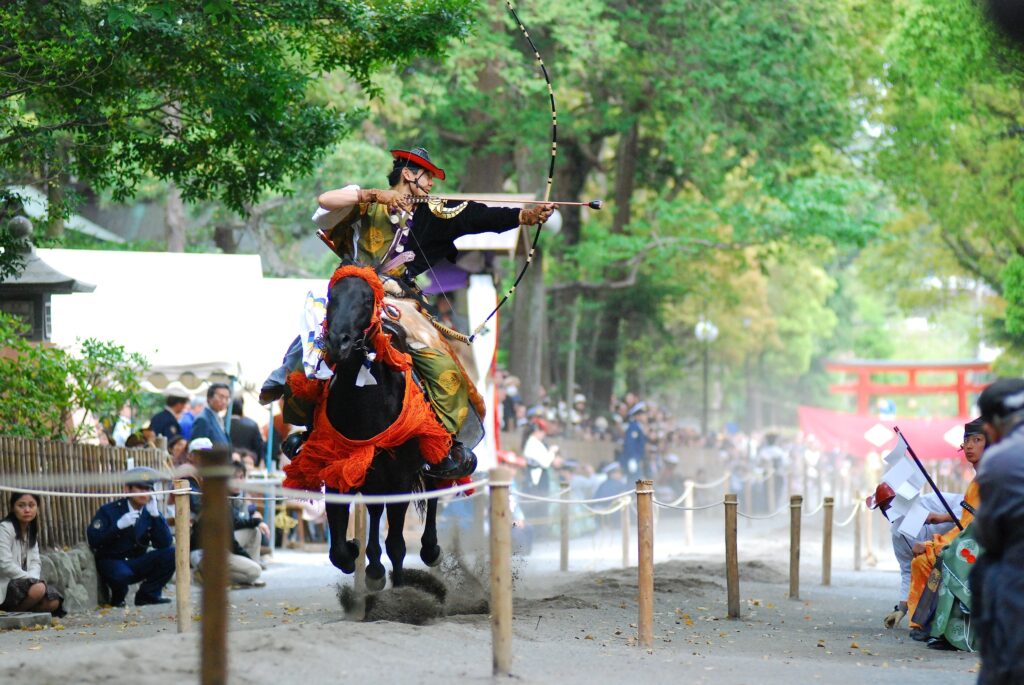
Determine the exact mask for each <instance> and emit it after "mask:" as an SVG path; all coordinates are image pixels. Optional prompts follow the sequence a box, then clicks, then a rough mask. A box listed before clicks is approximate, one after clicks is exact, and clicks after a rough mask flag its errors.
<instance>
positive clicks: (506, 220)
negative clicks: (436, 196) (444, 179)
mask: <svg viewBox="0 0 1024 685" xmlns="http://www.w3.org/2000/svg"><path fill="white" fill-rule="evenodd" d="M446 204H449V205H451V204H454V203H446ZM518 225H519V210H518V209H516V208H515V207H488V206H487V205H485V204H483V203H481V202H469V203H468V204H467V205H466V208H465V209H464V210H462V211H461V212H459V213H458V214H457V215H456V216H455V217H453V218H451V219H449V226H448V229H449V235H450V236H451V238H452V240H454V239H455V238H458V237H460V236H464V235H471V234H474V233H503V232H505V231H508V230H510V229H513V228H515V227H516V226H518Z"/></svg>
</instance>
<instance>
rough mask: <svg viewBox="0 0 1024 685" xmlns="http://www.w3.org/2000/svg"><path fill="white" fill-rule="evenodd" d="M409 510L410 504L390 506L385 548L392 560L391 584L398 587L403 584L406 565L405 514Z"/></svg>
mask: <svg viewBox="0 0 1024 685" xmlns="http://www.w3.org/2000/svg"><path fill="white" fill-rule="evenodd" d="M408 510H409V503H408V502H399V503H396V504H389V505H388V536H387V537H386V538H385V539H384V546H385V547H386V548H387V551H388V559H390V560H391V584H392V585H394V586H395V587H398V586H400V585H402V584H403V577H402V576H403V574H402V566H403V564H404V563H405V514H406V512H407V511H408Z"/></svg>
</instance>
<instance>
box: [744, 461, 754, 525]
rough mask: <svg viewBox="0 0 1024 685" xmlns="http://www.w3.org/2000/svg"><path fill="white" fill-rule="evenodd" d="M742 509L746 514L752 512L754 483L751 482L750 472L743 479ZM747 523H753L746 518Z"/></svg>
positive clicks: (751, 513)
mask: <svg viewBox="0 0 1024 685" xmlns="http://www.w3.org/2000/svg"><path fill="white" fill-rule="evenodd" d="M743 510H744V511H745V512H747V514H748V515H753V514H754V484H753V482H751V478H750V474H749V473H748V474H747V477H746V478H745V479H744V480H743ZM747 523H753V521H751V520H750V519H747Z"/></svg>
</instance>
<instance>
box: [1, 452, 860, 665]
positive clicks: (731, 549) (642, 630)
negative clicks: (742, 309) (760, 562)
mask: <svg viewBox="0 0 1024 685" xmlns="http://www.w3.org/2000/svg"><path fill="white" fill-rule="evenodd" d="M31 442H32V441H19V442H18V443H17V444H15V445H14V446H15V447H16V448H17V449H19V450H24V451H23V452H22V454H23V455H27V458H24V459H22V461H24V462H26V465H25V466H23V467H18V468H17V469H12V468H8V467H9V466H10V465H11V464H13V463H14V462H15V461H17V460H12V459H7V460H6V461H4V460H3V457H4V456H5V455H9V454H11V453H12V452H10V449H11V445H12V444H14V443H12V442H10V441H9V440H7V441H5V440H3V439H0V491H8V492H10V491H20V492H30V493H33V494H37V495H40V496H45V497H48V498H53V502H52V503H51V504H49V505H48V506H50V507H51V510H52V511H69V512H73V511H75V507H74V506H73V505H74V503H76V502H77V503H78V510H82V511H87V513H88V515H89V516H90V517H91V515H92V511H91V509H90V508H88V506H87V504H86V501H87V500H89V499H103V498H105V499H112V498H118V497H123V496H124V493H123V492H115V491H114V490H115V487H114V486H116V485H117V484H119V483H120V484H124V483H125V482H127V479H126V477H125V476H124V474H123V471H124V470H125V469H126V468H127V467H128V466H129V464H131V465H137V466H138V465H147V466H149V465H150V464H147V463H144V462H145V460H141V461H142V462H143V463H138V462H134V461H132V462H129V461H128V458H127V456H126V455H125V454H124V452H126V451H124V450H122V451H121V452H117V453H116V454H115V455H114V456H116V457H117V459H120V458H121V457H124V463H123V464H120V463H116V459H114V460H113V461H112V460H109V459H108V461H106V462H102V461H97V464H98V466H97V467H96V468H95V469H94V470H91V471H90V470H86V471H84V472H81V473H79V472H75V471H74V470H73V469H75V468H77V465H76V464H74V463H72V462H69V461H67V460H63V461H62V460H60V459H52V460H43V459H39V458H37V457H33V456H32V455H33V454H34V453H35V454H37V455H40V454H46V453H47V450H49V448H44V446H38V445H37V446H35V447H32V446H31V444H30V443H31ZM3 450H8V451H7V452H4V451H3ZM33 450H34V451H33ZM152 451H153V450H151V452H152ZM65 452H66V453H70V452H69V451H68V450H65ZM85 452H86V453H88V450H86V451H85ZM133 452H134V454H135V455H140V456H141V455H142V453H143V451H142V450H134V451H133ZM60 453H61V450H60V449H57V450H56V451H55V452H54V454H58V455H59V454H60ZM104 454H106V453H104ZM107 456H110V455H109V454H107ZM148 456H149V457H150V459H149V460H150V461H151V462H153V461H156V456H157V455H155V454H151V455H148ZM229 459H230V454H229V453H228V452H227V450H224V449H214V450H212V451H211V452H209V459H208V460H206V461H204V464H203V467H204V468H202V469H201V470H200V472H199V473H200V475H201V476H202V488H201V489H202V492H201V493H198V492H197V491H194V490H192V489H191V488H190V487H189V483H188V482H187V481H185V480H180V479H179V480H174V481H173V486H172V487H171V488H167V489H161V490H154V491H152V493H151V494H153V495H167V496H169V497H172V498H173V499H174V501H175V506H176V512H177V513H178V516H177V517H176V520H175V523H176V537H177V538H179V539H178V544H176V560H175V561H176V570H177V574H178V579H177V581H176V593H177V609H178V630H179V632H187V631H188V630H190V621H191V609H190V607H189V603H190V597H189V592H190V588H191V584H190V583H191V581H190V567H189V564H188V553H189V545H188V528H187V525H188V519H187V516H188V511H189V499H190V497H191V496H194V495H197V494H199V495H200V496H201V497H202V499H203V506H204V508H206V507H214V506H215V503H216V502H218V501H222V500H224V499H226V498H227V497H229V496H230V495H231V492H232V491H238V490H241V491H243V492H246V493H261V494H262V497H260V495H256V496H255V498H256V499H266V500H268V501H280V500H321V501H324V502H330V503H337V504H355V505H356V506H357V511H362V508H363V507H365V506H366V505H373V504H393V503H408V502H415V501H423V500H429V499H451V498H460V499H476V501H477V502H478V503H480V504H482V503H483V502H484V501H485V500H483V497H484V495H485V494H486V495H487V496H488V497H487V500H486V502H487V504H486V505H484V506H488V507H489V510H490V513H489V519H490V533H489V540H490V542H489V550H490V554H489V561H490V564H489V566H490V573H491V583H490V587H491V603H490V606H491V621H492V636H493V640H492V645H493V648H494V652H495V654H496V655H497V654H498V653H499V652H500V653H501V655H502V659H503V661H505V662H506V663H508V661H509V660H510V659H511V651H510V646H511V641H512V639H513V637H512V631H511V624H512V619H513V616H512V611H513V608H512V607H513V604H512V601H511V593H512V583H511V577H512V568H511V562H510V558H511V529H512V523H513V511H512V508H511V506H510V503H511V498H513V497H514V498H516V500H517V501H522V503H523V504H537V505H540V504H544V505H549V506H554V507H557V512H558V515H557V517H556V516H549V517H545V518H537V517H534V518H533V519H532V521H531V522H532V523H537V524H540V523H541V522H542V521H543V522H544V524H545V525H549V524H550V525H554V524H557V525H558V528H559V533H560V538H561V540H560V542H561V545H560V554H559V557H560V559H559V562H560V563H559V567H560V569H561V570H562V571H568V570H569V556H570V551H571V544H570V529H571V526H572V524H573V523H574V522H578V521H581V520H590V519H593V518H594V517H607V516H611V515H613V514H615V513H619V515H620V521H621V531H622V552H623V556H622V563H623V566H630V561H631V555H630V549H631V546H632V544H631V543H632V541H631V538H632V527H631V514H632V512H634V511H635V514H636V547H635V549H636V555H637V556H636V559H637V563H636V566H637V579H638V617H637V624H636V626H637V644H638V645H640V646H642V647H647V648H651V647H652V646H653V635H654V627H653V620H654V619H653V616H654V612H653V595H654V575H655V573H654V561H653V559H654V555H653V549H654V537H655V526H654V522H655V516H656V511H657V510H658V509H669V510H676V511H681V512H683V513H684V522H685V534H686V543H687V546H688V547H689V546H692V544H693V537H692V515H693V512H695V511H706V510H710V509H715V508H717V507H722V508H723V515H724V521H725V558H726V594H727V597H726V602H727V606H726V610H727V615H728V616H729V617H730V618H740V603H739V596H740V595H739V559H738V554H737V550H738V544H737V525H736V521H737V518H740V517H742V518H744V519H749V520H769V519H774V518H776V517H778V516H780V515H781V514H783V513H785V511H786V510H787V508H788V509H789V511H790V525H789V528H790V573H789V597H791V598H792V599H799V583H800V546H801V533H802V531H801V523H802V519H804V518H806V517H813V516H816V515H817V514H819V513H821V512H824V520H823V529H822V584H823V585H829V584H830V582H831V568H832V558H831V557H832V532H833V529H834V528H836V527H839V528H842V527H845V526H847V525H849V524H850V523H855V524H856V525H855V529H854V535H853V538H854V568H855V569H856V570H859V568H860V550H861V547H860V544H861V537H862V536H861V533H862V526H861V525H860V524H861V518H860V517H861V514H863V513H864V512H865V511H866V510H865V508H864V504H863V502H862V500H860V499H859V497H858V499H857V500H855V502H854V504H853V506H852V510H851V511H850V513H849V516H847V517H846V518H845V519H844V520H843V521H841V522H838V523H834V522H833V512H834V500H833V498H832V497H823V498H822V499H821V500H820V501H819V502H818V503H817V505H816V506H815V507H814V508H813V509H809V510H808V511H806V512H804V511H803V497H802V496H801V495H793V496H791V497H790V498H789V502H787V503H785V504H783V505H782V506H781V507H779V508H777V509H775V510H774V511H773V512H772V513H769V514H764V515H757V514H753V513H751V512H750V511H746V512H741V511H739V507H738V505H739V503H740V502H741V500H740V499H739V498H738V497H737V495H736V494H735V493H731V492H728V491H727V490H728V489H729V485H730V484H732V485H735V484H736V483H735V482H733V481H732V480H731V478H732V474H731V473H729V472H728V471H727V472H726V473H725V474H724V475H723V476H722V477H721V478H719V479H717V480H715V481H710V482H707V483H696V482H694V481H692V480H687V481H686V483H685V486H684V490H683V493H682V494H681V495H680V496H678V497H676V498H675V499H673V500H671V501H668V502H665V501H661V500H659V499H657V498H656V497H655V489H654V484H653V482H652V481H650V480H638V481H637V482H636V486H635V489H633V490H631V491H628V492H621V493H617V494H614V495H609V496H606V497H589V498H570V494H571V488H570V487H569V484H568V483H566V482H563V483H562V484H561V486H560V488H559V489H557V490H555V491H554V492H553V495H552V496H545V495H538V494H535V493H531V492H519V491H515V490H514V489H513V477H512V472H511V471H509V470H508V469H505V468H499V469H493V470H492V471H491V472H490V473H489V475H488V476H487V477H484V478H482V479H479V480H476V481H474V482H471V483H466V484H463V485H456V486H452V487H448V488H443V489H439V490H432V491H426V492H414V493H409V494H399V495H363V494H339V493H328V492H314V491H307V490H298V489H294V488H286V487H284V486H283V483H282V482H281V481H280V480H278V479H274V478H260V479H248V480H244V481H243V480H235V479H233V478H232V469H231V467H230V465H229ZM44 463H47V464H49V465H48V466H47V467H44V466H43V464H44ZM165 466H166V464H165V463H156V464H155V465H153V466H151V467H152V468H158V469H159V468H164V467H165ZM168 471H169V469H168ZM774 475H775V473H774V471H773V470H768V472H767V473H765V474H763V475H761V476H757V477H748V478H746V479H741V480H740V481H739V482H740V483H741V484H742V485H743V490H744V495H745V496H744V498H743V500H745V501H746V502H745V504H746V506H752V504H753V499H752V497H751V486H752V485H755V484H758V483H766V482H768V483H770V482H772V479H773V477H774ZM171 479H172V476H170V475H168V477H167V480H168V481H171ZM17 483H21V484H23V485H16V484H17ZM717 487H723V488H724V489H725V490H726V492H723V495H722V499H721V500H718V501H714V502H711V503H707V504H702V505H696V504H695V503H694V497H695V493H696V491H697V490H708V489H713V488H717ZM61 488H67V490H62V489H61ZM470 491H473V492H470ZM773 492H774V489H773ZM768 501H769V502H770V503H771V504H772V505H774V495H771V496H770V497H769V499H768ZM594 505H598V506H594ZM600 505H605V506H600ZM573 507H576V508H577V510H576V511H573V510H572V508H573ZM478 510H479V511H478V515H477V516H476V517H475V518H478V519H480V521H479V525H480V530H481V539H483V534H482V530H483V529H482V525H483V523H482V520H483V518H484V510H483V509H482V508H480V507H478ZM549 511H552V510H549ZM360 516H362V517H363V518H365V513H362V514H357V515H356V518H359V517H360ZM214 518H216V517H214ZM86 525H88V522H87V521H85V523H84V524H83V525H82V526H81V528H80V532H81V536H82V537H84V529H85V526H86ZM670 534H672V533H670ZM675 534H678V533H675ZM202 535H203V549H204V550H206V553H205V554H204V562H203V577H204V578H203V580H204V582H203V586H202V593H203V594H202V615H203V621H202V626H201V628H202V633H203V635H202V639H201V640H200V645H201V647H200V648H201V664H202V670H203V672H204V673H205V672H207V669H211V670H214V671H218V672H222V673H225V672H226V668H227V641H226V635H227V625H228V613H227V606H228V602H227V580H228V579H227V558H226V553H227V552H226V550H227V549H228V544H227V542H228V540H229V539H230V537H229V536H230V535H231V531H230V526H229V525H228V522H227V521H225V522H223V525H216V524H215V523H214V521H213V519H211V521H210V524H209V525H206V526H203V528H202ZM363 535H364V536H365V533H363ZM357 536H359V533H358V532H357ZM65 538H66V539H70V538H69V536H65ZM361 547H362V548H363V549H365V545H362V546H361ZM496 658H497V657H496Z"/></svg>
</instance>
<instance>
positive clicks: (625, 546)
mask: <svg viewBox="0 0 1024 685" xmlns="http://www.w3.org/2000/svg"><path fill="white" fill-rule="evenodd" d="M620 520H621V522H622V568H629V505H628V504H627V505H626V506H624V507H622V516H621V519H620Z"/></svg>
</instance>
